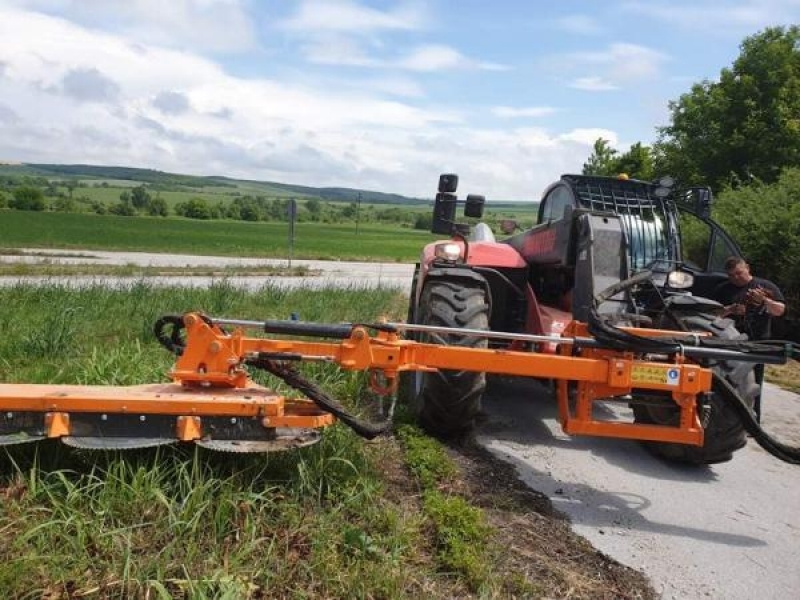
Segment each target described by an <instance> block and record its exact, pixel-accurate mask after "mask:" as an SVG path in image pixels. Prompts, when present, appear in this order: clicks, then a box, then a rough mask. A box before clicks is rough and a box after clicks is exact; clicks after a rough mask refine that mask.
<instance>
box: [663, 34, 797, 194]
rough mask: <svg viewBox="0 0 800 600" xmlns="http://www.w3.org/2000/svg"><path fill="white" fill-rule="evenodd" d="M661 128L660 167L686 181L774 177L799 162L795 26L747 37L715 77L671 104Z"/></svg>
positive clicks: (716, 184) (770, 179)
mask: <svg viewBox="0 0 800 600" xmlns="http://www.w3.org/2000/svg"><path fill="white" fill-rule="evenodd" d="M670 111H671V121H672V122H671V123H670V125H667V126H666V127H663V128H661V129H660V137H659V142H658V144H657V146H656V150H657V155H658V157H657V163H658V165H659V172H669V173H671V174H673V175H677V176H678V177H680V178H681V179H682V180H684V181H686V182H695V183H699V182H705V183H708V184H709V185H711V186H712V187H713V188H714V189H716V190H719V189H721V188H722V187H723V186H724V185H725V184H733V185H737V184H739V183H741V182H749V181H753V180H761V181H764V182H766V183H772V182H774V181H776V180H777V178H778V176H779V174H780V172H781V169H782V168H784V167H787V166H798V165H800V26H797V25H794V26H791V27H788V28H783V27H772V28H768V29H766V30H764V31H763V32H761V33H758V34H756V35H753V36H751V37H748V38H746V39H745V40H744V41H743V42H742V45H741V51H740V54H739V57H738V58H737V59H736V60H735V61H734V63H733V66H732V67H731V68H725V69H723V70H722V72H721V73H720V78H719V81H716V82H711V81H703V82H701V83H697V84H695V85H694V86H692V89H691V91H690V92H689V93H687V94H684V95H682V96H681V97H680V99H679V100H677V101H674V102H671V103H670Z"/></svg>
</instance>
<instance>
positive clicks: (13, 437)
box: [0, 431, 46, 446]
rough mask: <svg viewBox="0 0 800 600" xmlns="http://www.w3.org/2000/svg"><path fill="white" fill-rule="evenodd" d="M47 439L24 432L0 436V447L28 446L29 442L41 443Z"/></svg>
mask: <svg viewBox="0 0 800 600" xmlns="http://www.w3.org/2000/svg"><path fill="white" fill-rule="evenodd" d="M43 439H46V438H45V436H43V435H30V434H28V433H25V432H24V431H20V432H19V433H9V434H6V435H0V446H12V445H15V444H27V443H29V442H39V441H41V440H43Z"/></svg>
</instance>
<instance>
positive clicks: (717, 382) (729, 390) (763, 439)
mask: <svg viewBox="0 0 800 600" xmlns="http://www.w3.org/2000/svg"><path fill="white" fill-rule="evenodd" d="M713 376H714V379H713V381H714V391H715V392H717V393H719V394H721V395H722V397H723V398H725V400H726V401H727V402H728V403H730V405H731V406H733V408H734V409H735V410H736V413H737V414H738V415H739V419H740V420H741V421H742V425H743V426H744V429H745V431H747V433H749V434H750V435H751V436H753V439H754V440H755V441H756V442H757V443H758V445H759V446H761V447H762V448H764V450H766V451H767V452H769V453H770V454H772V456H775V457H776V458H779V459H781V460H782V461H785V462H788V463H791V464H793V465H800V448H794V447H792V446H787V445H786V444H783V443H782V442H779V441H778V440H776V439H775V438H773V437H772V436H770V435H769V434H768V433H767V432H766V431H764V429H763V428H762V427H761V425H760V424H759V423H758V421H756V418H755V415H753V413H752V411H751V410H750V409H749V408H748V407H747V404H746V403H745V401H744V400H743V399H742V397H741V396H740V395H739V394H738V393H737V391H736V390H735V389H734V387H733V386H732V385H731V384H730V383H728V382H727V381H726V380H725V378H724V377H720V376H719V375H717V374H716V373H714V374H713Z"/></svg>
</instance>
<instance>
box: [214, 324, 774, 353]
mask: <svg viewBox="0 0 800 600" xmlns="http://www.w3.org/2000/svg"><path fill="white" fill-rule="evenodd" d="M211 320H212V322H214V323H216V324H219V325H232V326H235V327H243V328H252V329H261V330H263V331H265V332H266V333H279V334H289V335H292V334H293V335H309V336H316V337H334V338H340V339H344V338H347V337H349V336H350V332H351V331H352V329H353V328H354V327H357V326H359V325H358V324H353V323H341V324H335V325H334V324H323V323H308V322H303V321H286V320H276V321H248V320H243V319H225V318H219V319H218V318H213V317H212V318H211ZM376 326H377V327H380V328H386V329H391V330H395V331H416V332H419V333H441V334H445V335H463V336H472V337H483V338H491V339H499V340H509V341H521V342H534V343H552V344H568V345H574V346H584V347H587V348H606V346H604V345H603V344H601V343H600V342H598V341H597V340H596V339H594V338H590V337H582V336H576V337H562V336H560V335H537V334H531V333H511V332H506V331H486V330H483V329H466V328H460V327H438V326H435V325H418V324H416V323H380V324H378V325H376ZM367 327H369V326H367ZM658 336H659V337H670V338H683V339H686V340H687V344H686V345H683V344H681V345H680V347H681V351H680V352H679V353H680V354H683V355H684V356H687V357H691V358H706V359H712V360H733V361H742V362H753V363H766V364H783V363H785V362H786V360H787V357H786V356H778V355H775V354H761V353H755V352H739V351H736V350H726V349H725V348H701V347H698V346H695V345H693V344H696V343H697V340H698V339H699V337H700V336H698V335H697V334H695V333H691V332H681V331H659V332H658Z"/></svg>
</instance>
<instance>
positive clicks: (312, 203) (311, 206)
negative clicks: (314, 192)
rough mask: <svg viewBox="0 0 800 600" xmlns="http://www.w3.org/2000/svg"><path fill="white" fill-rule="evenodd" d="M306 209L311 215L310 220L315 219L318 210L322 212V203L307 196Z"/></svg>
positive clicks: (317, 216) (318, 212) (317, 215)
mask: <svg viewBox="0 0 800 600" xmlns="http://www.w3.org/2000/svg"><path fill="white" fill-rule="evenodd" d="M306 210H307V211H308V212H309V214H310V215H311V218H312V220H315V221H316V220H317V219H318V218H319V214H320V212H322V204H321V203H320V201H319V199H318V198H309V199H308V200H306Z"/></svg>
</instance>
